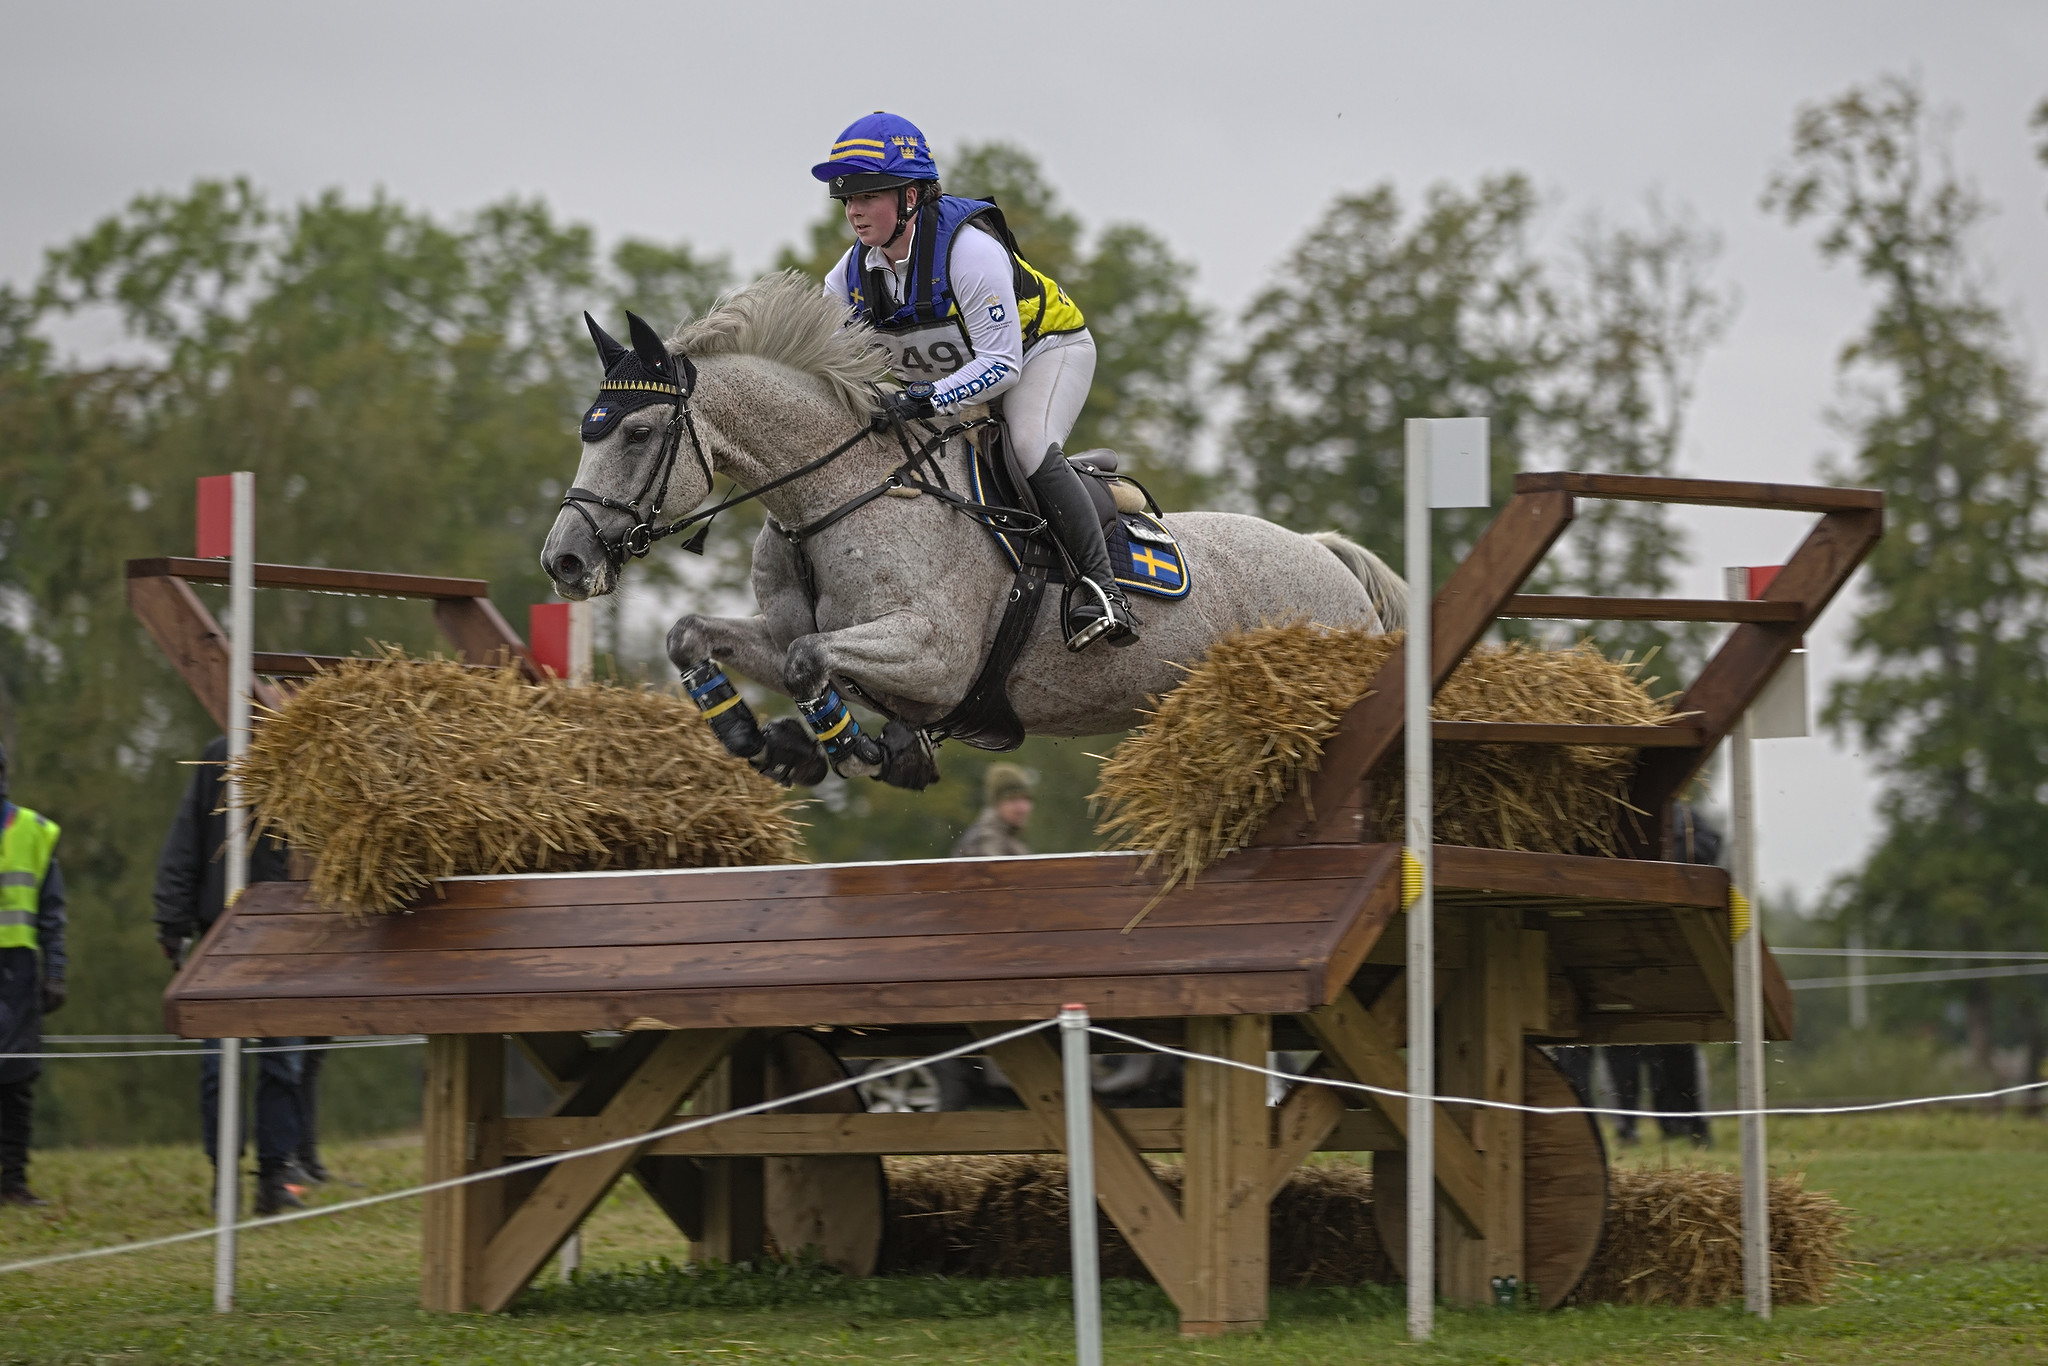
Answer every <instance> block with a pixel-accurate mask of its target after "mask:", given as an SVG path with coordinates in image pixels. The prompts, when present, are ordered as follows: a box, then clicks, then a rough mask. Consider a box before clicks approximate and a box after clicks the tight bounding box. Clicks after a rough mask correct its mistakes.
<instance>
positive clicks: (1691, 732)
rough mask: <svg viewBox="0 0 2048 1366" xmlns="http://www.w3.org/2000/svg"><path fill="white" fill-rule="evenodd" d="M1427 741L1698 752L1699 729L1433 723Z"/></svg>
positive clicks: (1679, 725)
mask: <svg viewBox="0 0 2048 1366" xmlns="http://www.w3.org/2000/svg"><path fill="white" fill-rule="evenodd" d="M1429 733H1430V738H1431V739H1433V740H1435V741H1436V742H1437V743H1438V744H1440V745H1444V744H1449V745H1627V746H1629V747H1630V748H1633V749H1697V748H1698V747H1699V744H1700V740H1701V731H1700V728H1699V727H1698V726H1689V725H1686V724H1685V723H1684V722H1683V721H1675V722H1672V723H1671V724H1670V725H1660V726H1596V725H1576V724H1557V725H1552V724H1549V723H1547V722H1531V721H1436V722H1432V723H1431V724H1430V728H1429Z"/></svg>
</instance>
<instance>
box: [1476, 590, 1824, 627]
mask: <svg viewBox="0 0 2048 1366" xmlns="http://www.w3.org/2000/svg"><path fill="white" fill-rule="evenodd" d="M1799 610H1800V609H1799V604H1798V603H1796V602H1742V601H1733V600H1729V599H1726V598H1588V597H1575V596H1571V595H1567V594H1564V593H1517V594H1515V595H1514V596H1513V597H1511V598H1509V599H1508V602H1507V606H1505V607H1503V608H1501V612H1500V614H1501V615H1502V616H1504V617H1525V618H1533V619H1537V620H1552V621H1796V620H1798V617H1799Z"/></svg>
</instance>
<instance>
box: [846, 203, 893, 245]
mask: <svg viewBox="0 0 2048 1366" xmlns="http://www.w3.org/2000/svg"><path fill="white" fill-rule="evenodd" d="M846 222H847V225H848V226H849V227H851V228H852V229H853V234H854V236H856V237H858V238H860V244H861V245H862V246H864V247H880V246H887V245H888V242H889V239H890V238H891V237H893V236H895V235H896V191H895V190H893V189H891V190H869V191H868V192H867V193H866V194H854V195H848V196H847V197H846Z"/></svg>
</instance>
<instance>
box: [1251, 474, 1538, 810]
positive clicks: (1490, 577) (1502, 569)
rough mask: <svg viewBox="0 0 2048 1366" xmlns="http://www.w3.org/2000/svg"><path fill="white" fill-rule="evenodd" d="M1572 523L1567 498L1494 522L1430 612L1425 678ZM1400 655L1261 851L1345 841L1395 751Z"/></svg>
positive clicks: (1351, 714)
mask: <svg viewBox="0 0 2048 1366" xmlns="http://www.w3.org/2000/svg"><path fill="white" fill-rule="evenodd" d="M1571 519H1572V500H1571V495H1570V494H1566V493H1527V494H1521V493H1518V494H1517V495H1516V496H1515V497H1514V498H1513V499H1512V500H1511V501H1510V502H1509V503H1508V505H1507V506H1506V507H1505V508H1503V509H1501V513H1500V516H1498V517H1496V518H1494V520H1493V522H1492V524H1491V525H1490V526H1488V527H1487V528H1486V532H1485V534H1484V535H1482V536H1481V537H1480V538H1479V543H1478V544H1477V545H1475V546H1474V547H1473V548H1472V553H1471V554H1469V555H1467V556H1466V557H1465V560H1464V562H1463V563H1462V564H1460V565H1459V566H1458V567H1457V569H1456V570H1455V571H1453V572H1452V574H1451V577H1450V578H1449V579H1448V580H1446V581H1445V583H1444V586H1443V589H1442V591H1440V592H1439V593H1438V594H1437V597H1436V602H1435V604H1434V605H1433V607H1432V609H1431V610H1432V611H1433V612H1434V614H1435V615H1434V616H1433V617H1432V618H1431V622H1432V625H1431V632H1432V634H1431V654H1432V655H1433V658H1432V660H1431V672H1432V674H1433V676H1434V680H1435V682H1434V686H1435V687H1442V686H1443V682H1444V680H1445V679H1446V678H1448V677H1450V675H1451V671H1452V670H1453V669H1455V668H1456V667H1457V665H1458V661H1459V660H1461V659H1463V658H1464V657H1465V652H1466V651H1467V650H1469V649H1471V648H1472V645H1473V643H1474V642H1475V641H1477V640H1478V639H1479V637H1480V636H1481V635H1483V634H1485V632H1486V628H1487V627H1488V626H1490V625H1492V623H1493V619H1494V617H1495V616H1496V615H1497V614H1498V613H1499V611H1500V606H1501V604H1502V603H1504V602H1506V601H1507V599H1508V598H1509V597H1510V596H1512V595H1513V594H1514V592H1515V591H1516V590H1517V589H1519V588H1520V587H1521V586H1522V583H1523V581H1524V580H1525V579H1527V578H1528V577H1529V573H1530V571H1531V570H1533V569H1535V567H1536V565H1537V564H1538V563H1539V562H1540V561H1541V560H1542V559H1543V556H1544V555H1545V554H1546V553H1548V551H1549V550H1550V547H1551V545H1552V544H1553V543H1554V542H1555V541H1556V540H1557V538H1558V537H1559V536H1560V535H1562V534H1563V532H1564V529H1565V527H1566V526H1568V525H1570V523H1571ZM1402 655H1403V649H1402V648H1401V647H1398V646H1397V647H1396V648H1395V649H1394V651H1393V653H1391V654H1389V655H1388V656H1387V660H1386V663H1385V664H1383V665H1381V666H1380V672H1379V677H1378V678H1377V679H1375V680H1374V682H1373V687H1372V689H1371V690H1370V691H1369V692H1367V694H1366V695H1365V696H1364V697H1362V698H1360V699H1359V700H1358V701H1357V702H1356V703H1354V704H1353V705H1352V707H1351V709H1350V710H1349V711H1347V712H1345V713H1344V717H1343V719H1342V720H1341V721H1340V722H1338V725H1337V732H1336V734H1335V735H1333V736H1331V737H1330V740H1329V742H1328V743H1327V744H1325V745H1324V746H1323V758H1322V764H1321V766H1320V767H1319V768H1318V769H1317V770H1316V773H1315V775H1314V777H1313V778H1311V779H1310V781H1309V782H1308V783H1307V784H1306V785H1305V790H1304V789H1303V788H1297V789H1295V790H1294V791H1293V792H1291V793H1289V794H1288V796H1287V797H1286V798H1285V799H1284V800H1283V801H1282V802H1281V803H1280V805H1279V806H1278V807H1277V808H1275V809H1274V812H1273V814H1272V815H1271V816H1270V817H1268V818H1267V820H1266V825H1265V828H1264V829H1263V830H1261V831H1260V833H1259V835H1258V837H1257V839H1256V840H1255V841H1254V843H1256V844H1260V845H1287V844H1315V843H1327V842H1330V841H1333V840H1336V839H1338V838H1340V837H1342V835H1343V833H1344V832H1343V829H1342V826H1343V822H1344V804H1345V801H1346V798H1347V797H1348V796H1349V795H1350V793H1351V792H1352V790H1353V789H1354V788H1356V787H1357V786H1358V784H1359V783H1361V782H1363V781H1364V780H1365V776H1366V775H1367V774H1368V773H1370V772H1372V770H1373V769H1374V768H1376V767H1377V766H1378V765H1379V762H1380V760H1382V759H1384V758H1385V757H1386V756H1387V755H1388V754H1389V753H1391V752H1392V751H1393V747H1394V743H1395V741H1397V740H1398V739H1399V738H1400V735H1401V727H1402V709H1403V702H1402V694H1403V688H1402V677H1403V675H1402V669H1403V667H1404V666H1403V664H1402V662H1401V661H1402Z"/></svg>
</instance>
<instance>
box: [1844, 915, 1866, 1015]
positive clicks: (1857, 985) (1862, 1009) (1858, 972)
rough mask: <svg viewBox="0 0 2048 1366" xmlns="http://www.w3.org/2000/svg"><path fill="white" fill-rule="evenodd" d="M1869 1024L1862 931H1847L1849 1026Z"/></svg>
mask: <svg viewBox="0 0 2048 1366" xmlns="http://www.w3.org/2000/svg"><path fill="white" fill-rule="evenodd" d="M1869 1026H1870V983H1869V981H1868V980H1867V979H1866V976H1865V971H1864V967H1863V931H1861V930H1851V931H1849V1027H1850V1028H1851V1029H1867V1028H1869Z"/></svg>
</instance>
